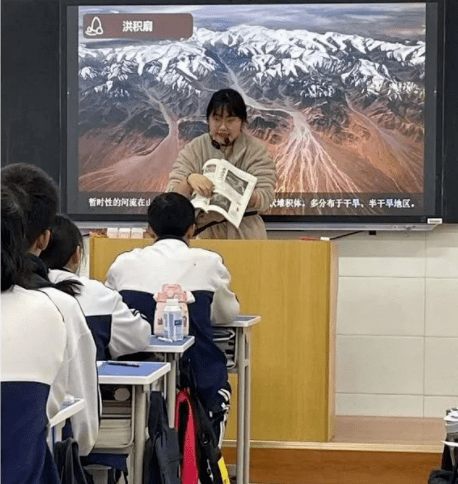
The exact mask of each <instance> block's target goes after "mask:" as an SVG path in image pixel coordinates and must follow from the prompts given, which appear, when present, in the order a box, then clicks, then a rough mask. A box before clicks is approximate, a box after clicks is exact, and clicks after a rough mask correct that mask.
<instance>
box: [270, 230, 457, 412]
mask: <svg viewBox="0 0 458 484" xmlns="http://www.w3.org/2000/svg"><path fill="white" fill-rule="evenodd" d="M338 234H339V233H338V232H335V233H334V235H338ZM300 235H304V234H296V235H295V236H294V237H299V236H300ZM307 235H311V236H313V233H310V232H309V233H308V234H307ZM319 235H322V234H315V237H319ZM326 235H330V233H327V234H326ZM285 236H286V234H282V235H281V236H280V238H284V237H285ZM331 236H332V234H331ZM269 237H270V238H277V237H278V235H276V234H274V233H270V234H269ZM334 243H336V244H337V245H338V246H339V295H338V310H337V375H336V385H337V402H336V405H337V413H338V414H339V415H378V416H412V417H443V416H444V414H445V410H446V409H447V408H450V407H452V406H458V226H453V225H448V226H440V227H438V228H436V229H434V230H433V231H430V232H377V234H376V235H375V236H371V235H368V233H367V232H366V233H360V234H354V235H350V236H348V237H343V238H340V239H337V240H336V241H335V242H334Z"/></svg>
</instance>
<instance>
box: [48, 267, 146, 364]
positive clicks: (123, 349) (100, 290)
mask: <svg viewBox="0 0 458 484" xmlns="http://www.w3.org/2000/svg"><path fill="white" fill-rule="evenodd" d="M48 276H49V279H50V281H51V282H54V283H57V282H60V281H63V280H65V279H73V280H77V281H79V282H80V283H81V284H82V285H81V286H79V289H80V294H78V295H77V296H76V299H77V301H78V302H79V304H80V306H81V309H82V310H83V313H84V316H85V317H86V322H87V324H88V326H89V329H90V330H91V331H92V334H93V336H94V340H95V343H96V346H97V359H98V360H112V359H116V358H118V357H120V356H123V355H129V354H132V353H137V352H139V351H142V350H144V349H146V347H147V346H148V344H149V340H150V336H151V326H150V325H149V323H148V322H147V321H145V320H144V319H142V317H141V316H140V314H138V313H134V312H132V311H131V310H130V309H129V307H128V306H127V305H126V304H125V303H124V302H123V300H122V297H121V295H120V294H119V293H118V292H117V291H113V290H112V289H109V288H108V287H106V286H105V285H103V284H102V283H101V282H99V281H96V280H94V279H88V278H87V277H84V276H77V275H75V274H73V273H71V272H68V271H65V270H60V269H52V270H50V271H49V272H48Z"/></svg>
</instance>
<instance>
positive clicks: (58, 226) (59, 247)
mask: <svg viewBox="0 0 458 484" xmlns="http://www.w3.org/2000/svg"><path fill="white" fill-rule="evenodd" d="M82 250H83V236H82V235H81V232H80V230H79V228H78V227H77V226H76V225H75V224H74V223H73V222H72V221H71V220H70V219H69V218H68V217H67V216H66V215H63V214H57V215H56V217H55V220H54V223H53V224H52V225H51V240H50V241H49V244H48V247H46V249H45V250H44V251H43V252H42V253H41V254H40V257H41V259H43V260H44V262H45V263H46V265H47V266H48V267H49V269H63V268H64V267H67V268H68V269H70V270H71V271H74V272H75V271H76V270H77V268H78V265H79V262H80V260H81V255H82Z"/></svg>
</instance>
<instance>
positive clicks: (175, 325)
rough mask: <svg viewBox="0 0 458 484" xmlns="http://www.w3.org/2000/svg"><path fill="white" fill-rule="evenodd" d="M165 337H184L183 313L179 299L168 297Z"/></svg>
mask: <svg viewBox="0 0 458 484" xmlns="http://www.w3.org/2000/svg"><path fill="white" fill-rule="evenodd" d="M163 319H164V337H165V338H166V339H168V340H170V341H181V340H182V339H183V314H182V312H181V307H180V304H179V302H178V299H167V303H166V306H165V308H164V313H163Z"/></svg>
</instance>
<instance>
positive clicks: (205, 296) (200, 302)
mask: <svg viewBox="0 0 458 484" xmlns="http://www.w3.org/2000/svg"><path fill="white" fill-rule="evenodd" d="M230 279H231V278H230V274H229V271H228V270H227V268H226V266H225V265H224V263H223V259H222V257H221V256H220V255H219V254H217V253H216V252H211V251H209V250H205V249H198V248H190V247H189V246H188V245H187V244H186V242H185V241H184V240H182V239H177V238H173V237H170V238H164V239H159V240H158V241H156V242H155V243H154V244H153V245H151V246H148V247H145V248H142V249H134V250H132V251H130V252H126V253H123V254H121V255H119V256H118V257H117V259H116V260H115V262H114V263H113V264H112V266H111V267H110V269H109V270H108V273H107V281H106V285H107V286H108V287H110V288H112V289H115V290H117V291H119V292H120V294H121V295H122V297H123V299H124V301H125V302H126V303H127V305H128V306H129V307H130V308H135V309H137V310H139V311H140V312H141V313H142V315H143V316H144V317H145V318H146V319H147V320H148V321H149V323H150V324H151V326H152V327H153V322H154V310H155V307H156V302H155V301H154V298H153V295H154V294H155V293H157V292H160V291H161V289H162V286H163V285H164V284H180V285H181V287H182V288H183V289H184V290H186V291H191V292H192V294H193V296H194V298H195V302H194V303H191V304H189V306H188V308H189V318H190V328H189V332H190V334H192V335H194V336H195V338H196V340H195V344H194V345H193V346H192V347H191V348H190V349H189V350H187V351H186V353H185V357H187V358H188V359H189V361H190V364H191V366H192V368H193V370H194V375H195V376H196V379H197V386H198V388H199V391H200V393H201V396H202V397H203V399H204V401H205V404H206V406H207V409H209V410H210V411H212V412H214V413H215V412H218V411H221V405H224V404H228V399H229V393H228V391H227V389H228V388H230V387H229V385H228V376H227V368H226V358H225V356H224V354H223V353H222V352H221V350H219V348H218V347H217V346H216V345H215V343H214V342H213V330H212V324H213V325H218V324H227V323H231V322H232V321H233V320H234V319H235V317H236V316H237V315H238V313H239V309H240V305H239V302H238V300H237V298H236V296H235V294H234V293H233V292H232V291H231V290H230V289H229V284H230ZM224 402H226V403H224Z"/></svg>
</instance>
